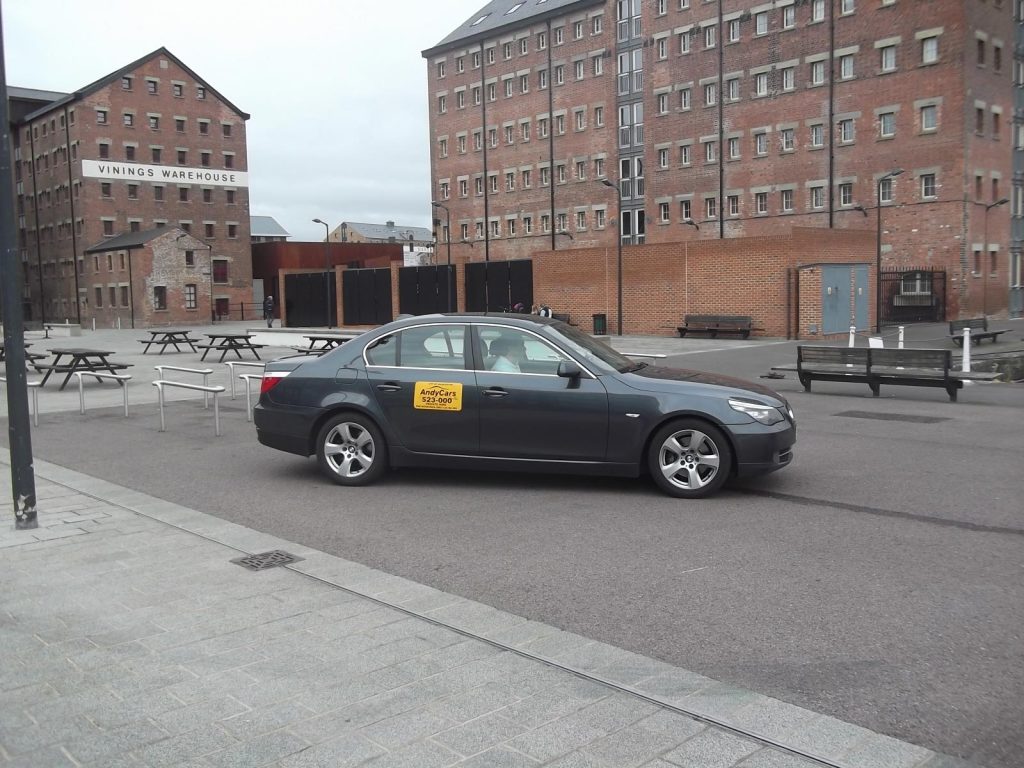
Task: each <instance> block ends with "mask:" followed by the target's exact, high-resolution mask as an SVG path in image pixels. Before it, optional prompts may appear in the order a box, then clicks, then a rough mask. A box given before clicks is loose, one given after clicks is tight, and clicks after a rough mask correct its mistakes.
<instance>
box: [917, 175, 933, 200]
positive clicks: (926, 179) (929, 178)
mask: <svg viewBox="0 0 1024 768" xmlns="http://www.w3.org/2000/svg"><path fill="white" fill-rule="evenodd" d="M935 196H936V195H935V174H934V173H923V174H921V197H923V198H926V199H927V198H933V197H935Z"/></svg>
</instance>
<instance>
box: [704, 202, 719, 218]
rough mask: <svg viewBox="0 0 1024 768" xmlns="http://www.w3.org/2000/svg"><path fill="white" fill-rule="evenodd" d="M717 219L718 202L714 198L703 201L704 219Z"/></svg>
mask: <svg viewBox="0 0 1024 768" xmlns="http://www.w3.org/2000/svg"><path fill="white" fill-rule="evenodd" d="M717 217H718V200H717V198H714V197H709V198H707V199H706V200H705V201H704V218H705V219H714V218H717Z"/></svg>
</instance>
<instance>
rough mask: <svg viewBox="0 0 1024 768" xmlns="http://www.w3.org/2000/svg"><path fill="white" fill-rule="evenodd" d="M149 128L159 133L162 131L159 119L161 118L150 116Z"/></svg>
mask: <svg viewBox="0 0 1024 768" xmlns="http://www.w3.org/2000/svg"><path fill="white" fill-rule="evenodd" d="M149 127H150V128H152V129H153V130H154V131H159V130H160V118H159V116H157V115H150V116H149Z"/></svg>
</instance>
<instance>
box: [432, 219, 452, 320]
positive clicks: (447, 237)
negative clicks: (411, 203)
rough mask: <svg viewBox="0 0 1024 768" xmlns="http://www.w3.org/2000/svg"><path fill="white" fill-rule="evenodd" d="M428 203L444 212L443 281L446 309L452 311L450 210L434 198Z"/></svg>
mask: <svg viewBox="0 0 1024 768" xmlns="http://www.w3.org/2000/svg"><path fill="white" fill-rule="evenodd" d="M430 204H431V205H432V206H433V207H434V208H440V209H441V210H442V211H444V214H445V225H444V228H445V232H446V235H445V238H444V239H445V242H446V243H447V246H448V272H447V277H446V278H445V281H446V282H447V283H448V311H449V312H453V311H454V310H453V309H452V298H453V297H452V294H453V293H455V291H454V290H453V289H454V287H455V286H454V283H455V281H454V280H452V212H451V211H450V210H449V209H448V206H447V205H443V204H442V203H439V202H437V201H436V200H431V201H430ZM436 239H437V238H436V235H435V241H436ZM436 247H437V246H436V245H435V249H436Z"/></svg>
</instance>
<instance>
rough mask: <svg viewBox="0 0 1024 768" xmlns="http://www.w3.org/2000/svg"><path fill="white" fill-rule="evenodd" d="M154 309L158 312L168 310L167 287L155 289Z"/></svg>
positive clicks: (155, 287)
mask: <svg viewBox="0 0 1024 768" xmlns="http://www.w3.org/2000/svg"><path fill="white" fill-rule="evenodd" d="M153 309H155V310H157V311H161V310H165V309H167V287H166V286H163V285H156V286H154V287H153Z"/></svg>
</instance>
